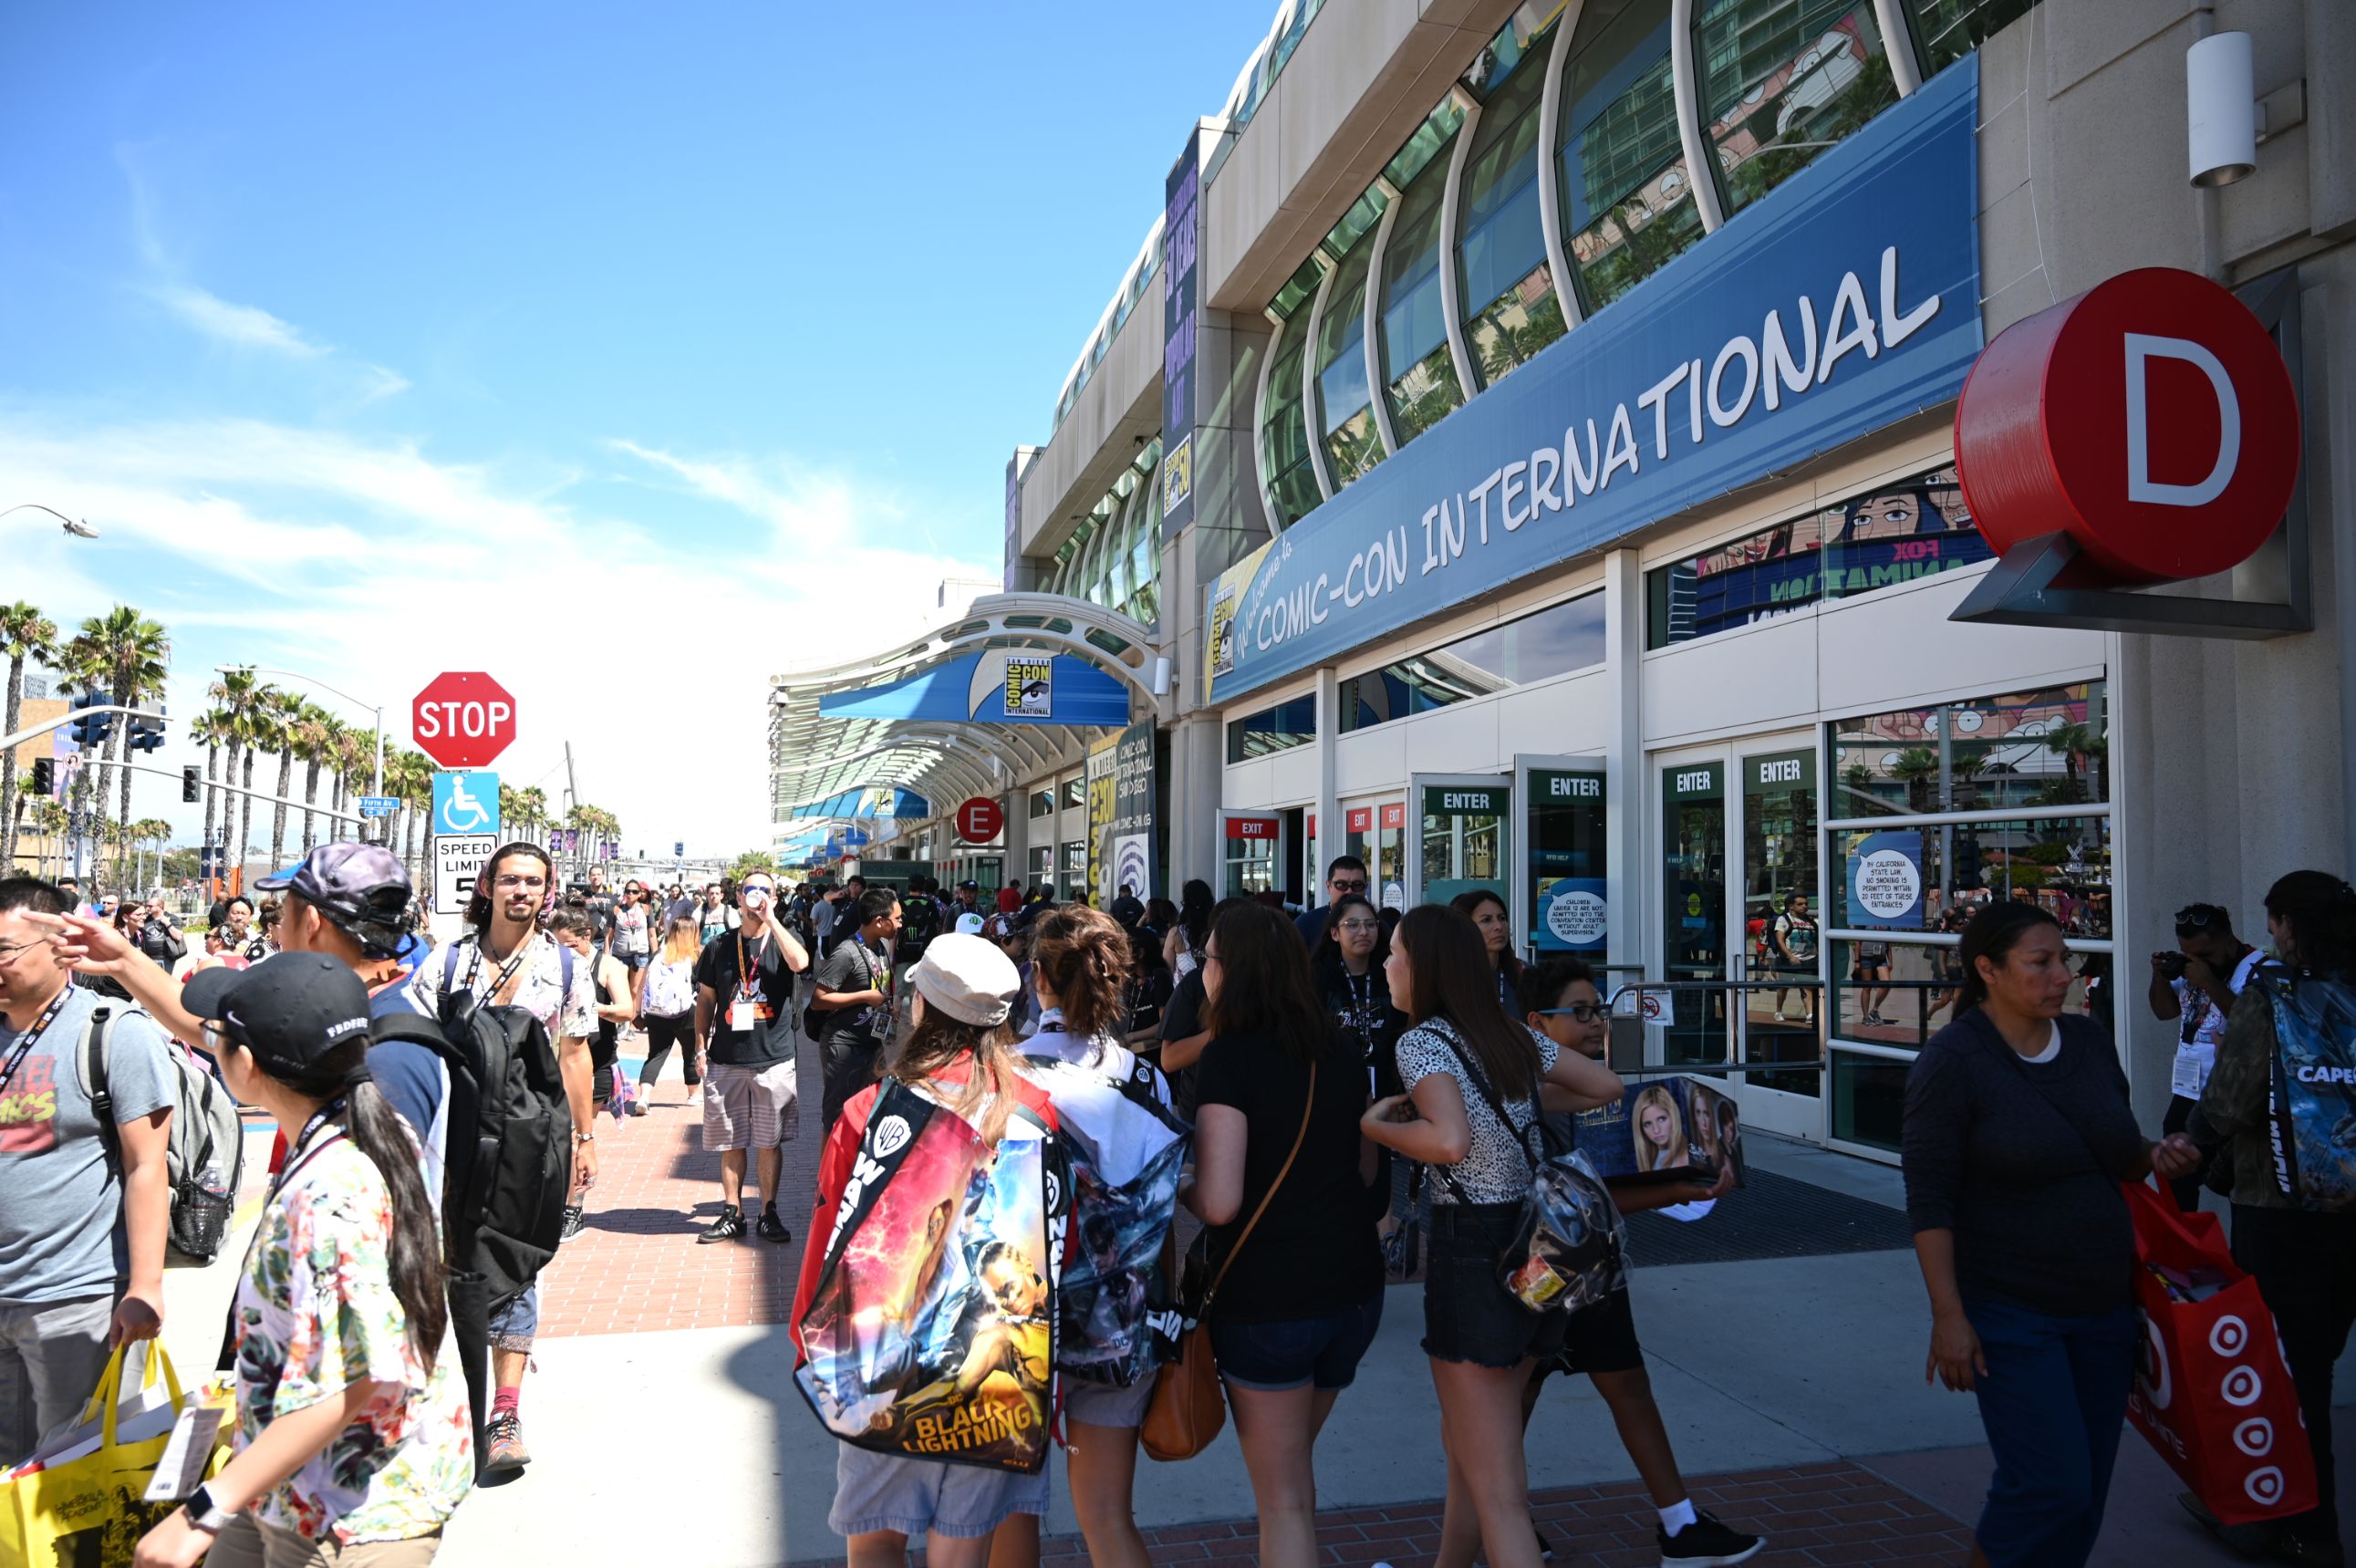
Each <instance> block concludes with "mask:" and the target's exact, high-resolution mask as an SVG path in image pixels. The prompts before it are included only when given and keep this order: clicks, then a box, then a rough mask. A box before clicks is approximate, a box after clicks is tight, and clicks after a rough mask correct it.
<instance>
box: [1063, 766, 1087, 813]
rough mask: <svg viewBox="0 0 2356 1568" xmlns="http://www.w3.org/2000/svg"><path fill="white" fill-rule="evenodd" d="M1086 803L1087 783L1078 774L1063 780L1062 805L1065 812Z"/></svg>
mask: <svg viewBox="0 0 2356 1568" xmlns="http://www.w3.org/2000/svg"><path fill="white" fill-rule="evenodd" d="M1087 803H1088V781H1087V779H1083V778H1081V777H1080V776H1079V775H1078V774H1074V775H1073V776H1072V777H1071V778H1069V779H1065V780H1064V805H1065V808H1066V810H1069V809H1071V808H1072V807H1075V806H1085V805H1087Z"/></svg>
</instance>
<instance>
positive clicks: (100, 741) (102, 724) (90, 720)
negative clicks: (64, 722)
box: [69, 692, 114, 746]
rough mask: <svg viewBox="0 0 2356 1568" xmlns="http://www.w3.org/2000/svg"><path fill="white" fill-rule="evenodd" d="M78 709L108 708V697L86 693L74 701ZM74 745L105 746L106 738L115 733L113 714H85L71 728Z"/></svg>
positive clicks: (101, 694)
mask: <svg viewBox="0 0 2356 1568" xmlns="http://www.w3.org/2000/svg"><path fill="white" fill-rule="evenodd" d="M73 705H74V707H75V708H76V709H78V710H79V709H81V708H99V707H105V706H107V705H108V704H107V701H106V697H105V695H104V694H103V693H98V692H84V693H82V694H81V695H80V696H78V697H76V698H75V699H74V700H73ZM69 730H70V734H71V735H72V736H73V738H74V744H75V745H76V746H104V745H105V744H106V737H107V736H111V735H112V734H113V733H114V715H113V714H82V716H81V717H80V718H77V719H76V720H74V722H73V723H72V725H70V726H69Z"/></svg>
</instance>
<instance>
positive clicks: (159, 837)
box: [131, 817, 172, 887]
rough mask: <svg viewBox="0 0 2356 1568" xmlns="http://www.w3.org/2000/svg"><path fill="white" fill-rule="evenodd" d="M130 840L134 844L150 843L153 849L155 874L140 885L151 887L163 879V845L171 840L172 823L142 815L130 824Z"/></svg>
mask: <svg viewBox="0 0 2356 1568" xmlns="http://www.w3.org/2000/svg"><path fill="white" fill-rule="evenodd" d="M131 840H132V843H134V844H150V845H153V846H154V847H155V879H154V880H153V881H151V882H147V883H144V884H142V886H148V887H153V886H155V885H156V884H157V883H160V882H162V881H163V880H164V846H165V845H166V844H167V843H171V842H172V824H171V823H169V822H166V821H165V820H164V819H163V818H161V817H143V818H141V819H140V820H139V821H138V822H134V823H133V824H131Z"/></svg>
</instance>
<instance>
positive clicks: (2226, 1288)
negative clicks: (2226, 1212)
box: [2125, 1182, 2316, 1524]
mask: <svg viewBox="0 0 2356 1568" xmlns="http://www.w3.org/2000/svg"><path fill="white" fill-rule="evenodd" d="M2125 1190H2126V1199H2127V1211H2128V1213H2129V1214H2130V1215H2131V1216H2133V1218H2134V1220H2135V1241H2136V1306H2137V1307H2138V1308H2140V1309H2141V1312H2142V1315H2143V1320H2144V1344H2143V1351H2142V1354H2141V1355H2140V1357H2139V1358H2138V1359H2137V1364H2136V1380H2135V1388H2134V1391H2132V1392H2131V1393H2130V1394H2129V1395H2128V1397H2127V1419H2128V1420H2130V1421H2132V1422H2133V1423H2135V1426H2136V1431H2138V1432H2140V1433H2142V1434H2144V1436H2145V1437H2146V1438H2147V1439H2148V1440H2149V1441H2150V1443H2151V1445H2152V1446H2153V1447H2154V1448H2156V1449H2158V1450H2159V1456H2160V1457H2161V1458H2163V1459H2165V1460H2167V1461H2168V1463H2169V1467H2170V1468H2172V1469H2173V1470H2175V1472H2176V1473H2177V1475H2178V1476H2179V1477H2181V1478H2182V1479H2183V1481H2184V1483H2185V1485H2186V1486H2188V1487H2190V1488H2191V1489H2192V1492H2193V1494H2194V1495H2195V1496H2196V1497H2198V1498H2200V1499H2201V1503H2202V1504H2203V1505H2204V1506H2206V1507H2207V1509H2209V1511H2210V1512H2211V1513H2213V1514H2215V1515H2216V1516H2217V1517H2218V1519H2220V1520H2223V1521H2224V1522H2225V1523H2227V1524H2254V1523H2258V1522H2260V1521H2262V1520H2275V1519H2284V1518H2286V1517H2288V1516H2289V1515H2292V1514H2297V1513H2304V1512H2306V1511H2307V1510H2308V1509H2311V1508H2313V1507H2315V1504H2316V1492H2315V1460H2314V1456H2313V1455H2312V1454H2311V1453H2310V1452H2309V1450H2308V1443H2307V1430H2306V1427H2305V1426H2304V1424H2303V1423H2301V1421H2300V1418H2299V1412H2298V1393H2297V1390H2296V1389H2294V1388H2293V1387H2292V1386H2291V1379H2290V1368H2289V1366H2288V1365H2287V1364H2286V1362H2285V1361H2284V1360H2283V1354H2282V1346H2281V1343H2280V1342H2279V1341H2278V1340H2277V1339H2276V1336H2275V1320H2274V1316H2273V1314H2271V1313H2269V1312H2268V1311H2267V1310H2266V1304H2265V1301H2264V1300H2263V1299H2261V1298H2260V1296H2259V1294H2258V1282H2257V1281H2256V1280H2254V1279H2252V1278H2251V1277H2250V1276H2249V1275H2248V1274H2245V1273H2243V1272H2242V1271H2241V1270H2240V1269H2239V1268H2238V1267H2236V1266H2235V1265H2234V1262H2233V1252H2232V1251H2231V1250H2230V1249H2228V1248H2227V1246H2226V1244H2225V1237H2224V1234H2223V1227H2222V1225H2221V1224H2220V1223H2219V1221H2218V1219H2217V1217H2216V1216H2215V1215H2213V1214H2200V1213H2191V1214H2188V1213H2186V1212H2184V1211H2183V1210H2181V1209H2179V1208H2177V1207H2176V1198H2175V1197H2174V1195H2173V1194H2171V1193H2169V1192H2168V1191H2167V1190H2166V1189H2164V1188H2155V1187H2148V1186H2147V1185H2145V1184H2143V1183H2141V1182H2136V1183H2133V1184H2130V1185H2129V1186H2127V1187H2126V1188H2125Z"/></svg>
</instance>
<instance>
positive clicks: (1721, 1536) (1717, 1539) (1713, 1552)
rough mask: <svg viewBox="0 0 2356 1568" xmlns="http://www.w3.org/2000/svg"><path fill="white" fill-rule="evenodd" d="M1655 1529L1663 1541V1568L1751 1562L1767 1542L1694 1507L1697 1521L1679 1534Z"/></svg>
mask: <svg viewBox="0 0 2356 1568" xmlns="http://www.w3.org/2000/svg"><path fill="white" fill-rule="evenodd" d="M1653 1533H1654V1534H1655V1536H1656V1537H1658V1538H1659V1540H1660V1542H1661V1568H1676V1565H1678V1564H1693V1565H1695V1568H1719V1565H1721V1564H1724V1563H1747V1562H1749V1561H1750V1560H1751V1558H1753V1557H1755V1556H1757V1555H1758V1554H1759V1549H1760V1548H1761V1547H1762V1546H1764V1545H1766V1544H1767V1542H1766V1539H1765V1538H1764V1537H1762V1536H1757V1535H1745V1534H1743V1533H1742V1531H1740V1530H1729V1529H1728V1528H1727V1527H1726V1526H1724V1525H1722V1524H1720V1523H1719V1522H1718V1520H1714V1519H1712V1518H1711V1517H1710V1516H1709V1515H1708V1514H1706V1513H1703V1512H1702V1511H1701V1510H1700V1509H1695V1510H1694V1521H1693V1523H1691V1524H1689V1525H1687V1526H1686V1527H1685V1529H1683V1530H1679V1531H1677V1532H1676V1534H1675V1535H1671V1534H1670V1533H1669V1532H1668V1531H1667V1530H1662V1529H1660V1528H1659V1527H1657V1526H1655V1528H1654V1531H1653Z"/></svg>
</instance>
